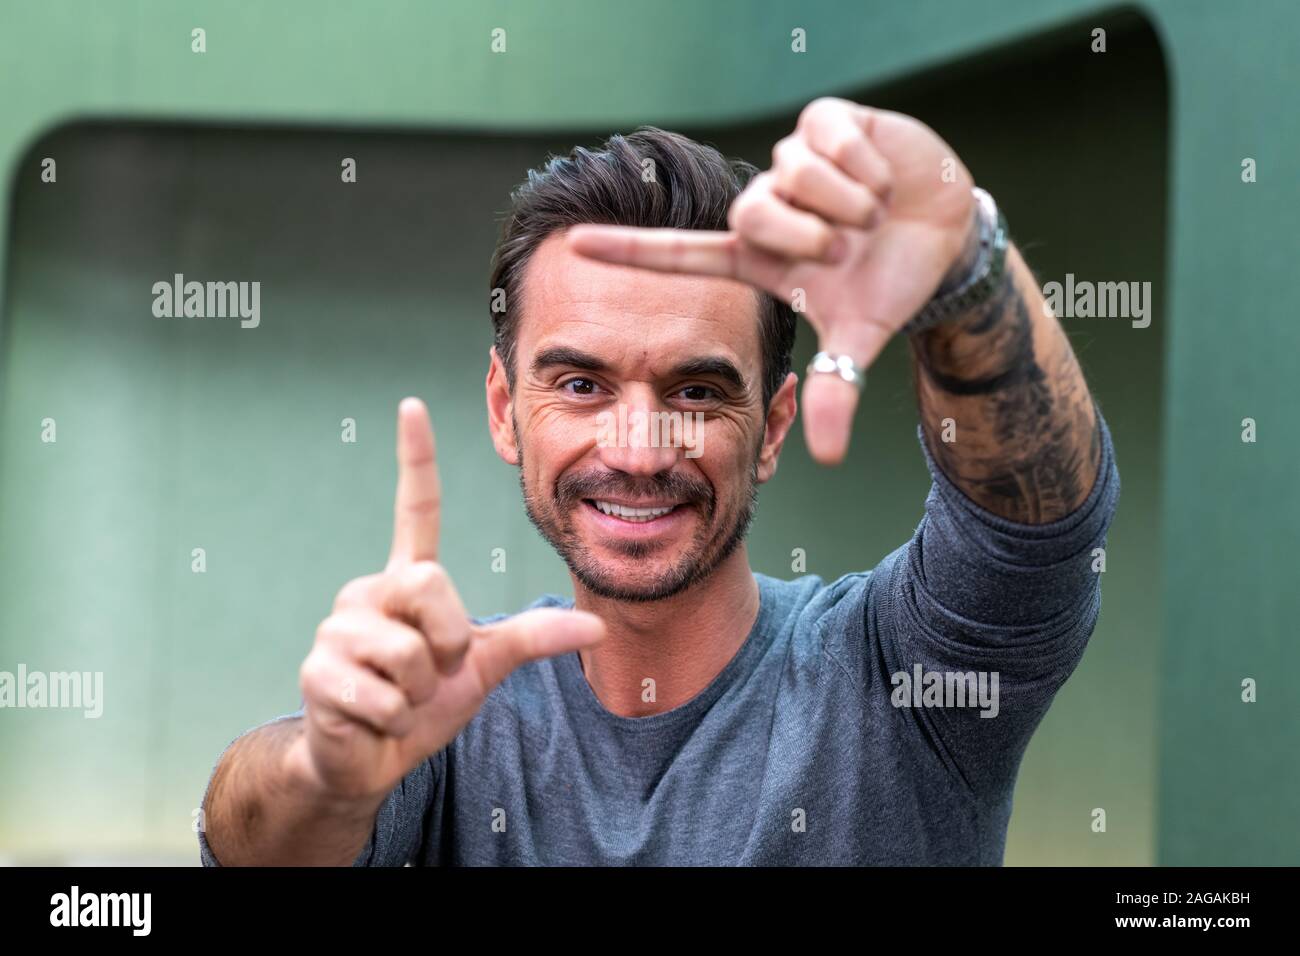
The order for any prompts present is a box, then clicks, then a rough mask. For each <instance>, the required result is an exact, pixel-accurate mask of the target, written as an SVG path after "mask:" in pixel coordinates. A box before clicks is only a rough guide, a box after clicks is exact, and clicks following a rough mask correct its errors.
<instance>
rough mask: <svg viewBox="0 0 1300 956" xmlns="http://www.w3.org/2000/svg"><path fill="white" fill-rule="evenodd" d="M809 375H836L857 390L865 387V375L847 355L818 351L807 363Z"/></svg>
mask: <svg viewBox="0 0 1300 956" xmlns="http://www.w3.org/2000/svg"><path fill="white" fill-rule="evenodd" d="M808 374H809V375H838V376H839V377H840V378H841V379H843V380H844V381H846V382H848V383H849V384H850V385H852V386H853V387H854V388H856V389H857V390H858V391H859V392H860V391H862V390H863V389H864V388H866V387H867V375H866V373H865V372H863V371H862V370H861V369H860V368H858V363H857V362H855V361H853V358H852V356H849V355H835V354H832V353H831V352H818V353H817V354H816V355H814V356H813V357H812V361H811V362H809V363H808Z"/></svg>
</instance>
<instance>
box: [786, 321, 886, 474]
mask: <svg viewBox="0 0 1300 956" xmlns="http://www.w3.org/2000/svg"><path fill="white" fill-rule="evenodd" d="M888 341H889V331H888V330H887V329H885V328H884V327H883V326H879V325H876V324H874V323H863V322H855V323H853V324H852V326H851V328H850V329H849V334H848V335H845V334H844V333H843V332H840V333H839V334H836V333H835V332H834V331H832V332H831V333H830V334H828V335H826V336H825V337H824V340H823V342H822V344H821V346H820V347H821V350H822V351H824V352H828V353H829V354H831V355H835V356H839V355H847V356H849V357H850V358H852V359H853V362H854V364H855V365H856V366H857V369H858V374H859V375H861V376H865V375H866V374H867V366H868V365H870V364H871V363H872V362H873V361H875V359H876V356H878V355H879V354H880V350H881V349H883V348H884V347H885V343H886V342H888ZM858 394H859V390H858V387H857V386H856V385H854V384H853V383H851V382H846V381H845V380H844V379H842V378H840V376H839V375H838V374H835V373H833V372H813V371H809V372H808V373H807V377H806V378H805V380H804V384H803V431H804V438H805V439H806V440H807V442H808V451H809V452H810V453H811V454H812V457H813V460H814V461H817V462H819V463H821V464H823V465H838V464H839V463H840V462H841V461H843V460H844V456H845V454H846V453H847V452H848V449H849V436H850V435H851V434H852V432H853V413H854V412H855V411H856V410H857V407H858Z"/></svg>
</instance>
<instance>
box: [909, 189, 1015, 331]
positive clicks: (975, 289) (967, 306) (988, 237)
mask: <svg viewBox="0 0 1300 956" xmlns="http://www.w3.org/2000/svg"><path fill="white" fill-rule="evenodd" d="M971 195H972V197H973V199H974V204H973V205H974V211H973V212H972V220H973V223H972V228H971V229H970V230H968V232H967V234H966V237H965V243H964V245H963V248H962V251H961V252H960V253H959V254H958V255H957V256H956V258H955V260H954V261H953V263H952V265H951V266H950V267H949V269H948V272H947V274H946V275H945V276H944V278H943V280H942V281H941V283H940V286H939V288H938V289H936V290H935V292H934V294H932V295H931V296H930V299H929V301H928V302H927V303H926V304H925V306H924V307H923V308H922V309H921V310H920V311H919V312H917V313H916V315H914V316H913V317H912V318H911V320H909V321H908V323H907V324H906V325H905V326H904V327H903V328H904V331H905V332H907V334H908V335H911V336H916V335H917V334H919V333H921V332H925V331H928V330H930V329H933V328H936V327H937V326H940V325H946V324H949V323H952V322H956V321H960V320H962V319H964V318H966V317H967V316H969V315H971V314H973V313H974V312H976V311H978V310H979V309H981V308H982V307H983V306H984V305H985V304H986V303H987V302H989V301H990V300H991V299H992V298H993V297H994V296H995V294H996V293H997V290H998V289H999V288H1000V287H1001V285H1002V281H1003V279H1004V278H1006V275H1007V270H1006V259H1007V245H1008V238H1007V224H1006V220H1005V219H1004V218H1003V216H1002V213H1001V211H1000V210H999V209H998V206H997V203H996V202H994V200H993V197H992V196H990V195H989V194H988V193H987V192H986V191H985V190H983V189H980V188H979V187H975V188H974V189H972V190H971Z"/></svg>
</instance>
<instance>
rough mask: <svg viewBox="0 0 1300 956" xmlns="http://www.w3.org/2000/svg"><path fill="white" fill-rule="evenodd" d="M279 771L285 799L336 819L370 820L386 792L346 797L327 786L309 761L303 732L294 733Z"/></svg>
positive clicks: (310, 756)
mask: <svg viewBox="0 0 1300 956" xmlns="http://www.w3.org/2000/svg"><path fill="white" fill-rule="evenodd" d="M280 771H281V773H280V779H281V780H282V781H283V785H284V789H285V791H286V796H287V797H288V798H289V799H291V800H292V801H293V802H294V803H296V804H298V805H300V806H307V807H311V808H312V810H313V813H314V814H319V815H321V816H327V817H331V818H334V819H339V820H351V819H357V820H360V819H366V818H369V817H373V816H374V814H375V811H377V810H378V809H379V807H380V805H381V804H382V803H383V802H384V799H385V797H386V796H387V793H379V794H345V793H340V792H338V791H337V790H335V789H334V788H332V787H330V786H329V785H328V784H326V782H325V780H324V778H322V777H321V775H320V772H319V771H318V770H317V769H316V762H315V760H313V759H312V755H311V747H310V745H309V744H308V743H307V734H306V732H305V730H304V731H300V732H299V733H298V734H296V735H295V736H294V738H293V740H292V741H290V743H289V746H288V747H286V748H285V750H284V752H283V754H282V757H281V761H280Z"/></svg>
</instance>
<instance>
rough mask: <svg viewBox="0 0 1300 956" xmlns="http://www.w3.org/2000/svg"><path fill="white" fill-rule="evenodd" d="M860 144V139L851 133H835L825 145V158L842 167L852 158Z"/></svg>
mask: <svg viewBox="0 0 1300 956" xmlns="http://www.w3.org/2000/svg"><path fill="white" fill-rule="evenodd" d="M860 142H861V137H859V136H856V135H854V134H852V133H836V134H835V136H833V137H832V138H831V140H830V142H829V143H827V146H826V154H827V158H828V159H830V160H831V161H832V162H833V163H836V164H837V165H843V164H844V163H847V162H848V161H849V160H851V159H852V158H853V154H854V152H855V151H856V150H857V149H858V148H859V145H860Z"/></svg>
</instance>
